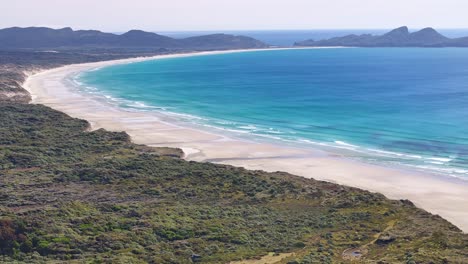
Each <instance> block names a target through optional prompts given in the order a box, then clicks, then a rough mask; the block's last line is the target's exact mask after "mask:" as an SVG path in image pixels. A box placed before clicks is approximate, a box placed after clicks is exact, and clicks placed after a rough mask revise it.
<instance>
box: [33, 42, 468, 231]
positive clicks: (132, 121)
mask: <svg viewBox="0 0 468 264" xmlns="http://www.w3.org/2000/svg"><path fill="white" fill-rule="evenodd" d="M243 51H245V50H237V51H222V52H203V53H187V54H174V55H161V56H156V57H149V58H135V59H124V60H116V61H105V62H98V63H86V64H74V65H69V66H64V67H60V68H56V69H52V70H47V71H43V72H40V73H37V74H34V75H31V76H30V77H29V78H28V79H27V81H26V82H25V84H24V88H26V89H27V90H28V91H29V92H30V93H31V95H32V103H35V104H43V105H47V106H49V107H52V108H54V109H56V110H59V111H62V112H64V113H66V114H68V115H70V116H72V117H75V118H81V119H85V120H88V121H89V122H90V123H91V126H92V129H99V128H105V129H107V130H110V131H126V132H127V133H128V134H129V135H130V136H131V137H132V140H133V141H134V142H135V143H138V144H146V145H150V146H155V147H178V148H181V149H183V150H184V151H185V153H186V159H188V160H194V161H201V162H206V161H209V162H215V163H223V164H229V165H234V166H241V167H245V168H248V169H256V170H265V171H286V172H289V173H292V174H296V175H300V176H303V177H306V178H315V179H317V180H326V181H330V182H335V183H339V184H345V185H349V186H353V187H358V188H362V189H366V190H369V191H373V192H379V193H382V194H384V195H386V196H387V197H389V198H391V199H409V200H411V201H412V202H414V203H415V204H416V205H417V206H419V207H421V208H423V209H425V210H427V211H429V212H431V213H434V214H438V215H441V216H442V217H444V218H445V219H447V220H449V221H450V222H452V223H453V224H455V225H457V226H458V227H459V228H461V229H462V230H463V231H464V232H468V183H467V182H466V181H464V180H461V179H456V178H449V177H439V176H435V175H430V174H424V173H420V172H415V171H410V170H401V169H397V168H389V167H383V166H377V165H370V164H365V163H361V162H357V161H353V160H349V159H345V158H341V157H338V156H336V155H332V154H331V153H324V152H323V151H319V150H305V149H297V148H293V147H284V146H277V145H273V144H268V143H258V142H250V141H245V140H238V139H235V138H230V137H227V136H225V135H222V134H216V133H212V132H208V131H202V130H198V129H194V128H191V127H185V126H181V125H180V124H174V123H171V122H168V120H166V119H164V118H163V117H161V116H160V115H156V114H154V113H151V112H132V111H127V110H125V109H121V108H117V107H113V106H111V105H109V104H106V103H104V102H100V101H98V100H95V99H93V98H92V97H90V96H86V95H85V94H82V93H79V92H77V91H75V90H74V89H72V87H70V85H68V84H67V82H66V81H65V80H66V78H67V77H68V76H70V75H76V74H78V73H79V72H82V71H87V70H91V69H95V68H99V67H106V66H110V65H115V64H120V63H132V62H139V61H144V60H151V59H159V58H170V57H184V56H193V55H203V54H219V53H228V52H243Z"/></svg>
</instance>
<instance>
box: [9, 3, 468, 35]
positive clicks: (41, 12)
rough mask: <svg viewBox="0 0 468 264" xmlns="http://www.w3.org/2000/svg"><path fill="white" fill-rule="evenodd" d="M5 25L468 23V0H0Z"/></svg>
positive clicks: (156, 27) (181, 27)
mask: <svg viewBox="0 0 468 264" xmlns="http://www.w3.org/2000/svg"><path fill="white" fill-rule="evenodd" d="M0 10H2V16H1V18H0V28H5V27H12V26H20V27H27V26H48V27H53V28H62V27H68V26H70V27H72V28H74V29H98V30H103V31H108V32H123V31H127V30H130V29H142V30H147V31H191V30H207V31H211V30H275V29H278V30H284V29H297V30H303V29H390V28H395V27H399V26H403V25H406V26H409V27H410V28H414V29H418V28H423V27H428V26H431V27H434V28H468V19H466V17H468V15H467V10H468V0H0Z"/></svg>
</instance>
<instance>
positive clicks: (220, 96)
mask: <svg viewBox="0 0 468 264" xmlns="http://www.w3.org/2000/svg"><path fill="white" fill-rule="evenodd" d="M76 81H77V83H78V84H80V85H81V89H82V91H84V92H88V93H91V94H93V95H94V96H100V97H102V98H103V99H106V100H107V101H108V102H110V103H113V104H117V105H119V106H121V107H125V108H131V109H134V110H139V111H163V112H167V113H177V114H178V115H176V117H177V118H178V119H180V120H182V121H184V122H190V123H194V124H197V125H201V126H206V127H208V128H209V127H221V128H223V129H228V130H230V131H232V132H234V133H237V134H239V135H242V137H246V138H252V139H258V138H266V139H269V140H271V141H274V142H283V143H284V142H287V143H288V144H296V145H298V146H301V147H308V146H310V147H316V146H327V147H328V146H329V147H333V148H336V149H341V150H346V151H347V152H346V153H347V155H349V156H352V157H353V158H357V159H361V160H365V161H369V162H374V163H375V162H376V163H381V164H390V165H392V164H399V165H405V166H412V167H415V168H419V169H423V170H428V171H431V172H436V173H441V174H445V175H453V176H459V177H467V178H468V133H467V132H468V49H456V48H446V49H418V48H400V49H391V48H373V49H366V48H359V49H307V50H278V51H273V50H272V51H260V52H247V53H232V54H221V55H219V54H218V55H207V56H194V57H185V58H171V59H161V60H153V61H145V62H140V63H133V64H126V65H115V66H110V67H106V68H102V69H98V70H95V71H89V72H86V73H83V74H81V75H80V76H78V77H76ZM348 150H350V151H348Z"/></svg>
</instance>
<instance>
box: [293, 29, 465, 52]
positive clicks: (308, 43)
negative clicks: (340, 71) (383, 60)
mask: <svg viewBox="0 0 468 264" xmlns="http://www.w3.org/2000/svg"><path fill="white" fill-rule="evenodd" d="M294 46H296V47H328V46H342V47H468V37H462V38H454V39H451V38H447V37H445V36H443V35H442V34H440V33H439V32H437V31H436V30H435V29H433V28H430V27H428V28H424V29H422V30H420V31H417V32H413V33H410V32H409V29H408V27H406V26H404V27H400V28H397V29H394V30H392V31H390V32H388V33H386V34H384V35H381V36H374V35H371V34H363V35H347V36H344V37H335V38H330V39H325V40H312V39H310V40H305V41H299V42H296V43H295V44H294Z"/></svg>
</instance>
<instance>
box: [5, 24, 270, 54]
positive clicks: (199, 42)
mask: <svg viewBox="0 0 468 264" xmlns="http://www.w3.org/2000/svg"><path fill="white" fill-rule="evenodd" d="M215 36H216V37H215ZM266 47H268V45H267V44H265V43H263V42H261V41H259V40H256V39H254V38H251V37H246V36H235V35H229V34H215V35H206V36H196V37H190V38H184V39H175V38H171V37H167V36H163V35H159V34H156V33H152V32H146V31H142V30H136V29H134V30H130V31H128V32H126V33H123V34H113V33H106V32H102V31H98V30H73V29H72V28H70V27H65V28H61V29H52V28H47V27H26V28H21V27H11V28H5V29H0V49H47V48H49V49H50V48H165V49H192V50H201V49H202V50H212V49H244V48H245V49H250V48H266Z"/></svg>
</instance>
